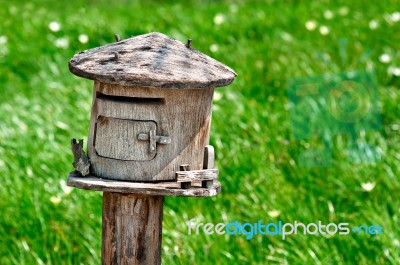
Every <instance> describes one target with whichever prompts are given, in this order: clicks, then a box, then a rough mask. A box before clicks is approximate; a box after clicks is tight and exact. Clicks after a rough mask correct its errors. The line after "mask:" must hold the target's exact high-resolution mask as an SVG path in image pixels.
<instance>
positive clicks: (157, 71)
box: [69, 33, 236, 89]
mask: <svg viewBox="0 0 400 265" xmlns="http://www.w3.org/2000/svg"><path fill="white" fill-rule="evenodd" d="M69 69H70V71H71V72H72V73H74V74H75V75H77V76H81V77H85V78H88V79H92V80H98V81H100V82H104V83H110V84H119V85H126V86H145V87H162V88H180V89H190V88H210V87H219V86H226V85H228V84H230V83H231V82H232V81H233V79H234V78H235V77H236V73H235V72H234V71H233V70H232V69H231V68H229V67H227V66H225V65H224V64H222V63H220V62H218V61H216V60H214V59H212V58H211V57H209V56H207V55H205V54H203V53H201V52H199V51H197V50H195V49H193V48H187V47H186V45H185V44H183V43H182V42H180V41H178V40H175V39H172V38H170V37H168V36H166V35H164V34H161V33H149V34H145V35H140V36H136V37H133V38H129V39H125V40H122V41H119V42H115V43H111V44H108V45H104V46H101V47H98V48H94V49H90V50H87V51H84V52H81V53H78V54H76V55H75V56H74V57H73V58H72V59H71V61H70V62H69Z"/></svg>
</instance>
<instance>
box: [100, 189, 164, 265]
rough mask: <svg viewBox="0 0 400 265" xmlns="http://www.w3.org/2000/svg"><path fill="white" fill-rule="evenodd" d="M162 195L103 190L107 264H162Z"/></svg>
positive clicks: (103, 255) (104, 253) (103, 256)
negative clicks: (142, 194)
mask: <svg viewBox="0 0 400 265" xmlns="http://www.w3.org/2000/svg"><path fill="white" fill-rule="evenodd" d="M163 202H164V197H162V196H141V195H136V196H134V195H128V194H120V193H112V192H104V193H103V236H102V239H103V241H102V264H103V265H111V264H112V265H117V264H118V265H128V264H129V265H159V264H161V235H162V218H163Z"/></svg>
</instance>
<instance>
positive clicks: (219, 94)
mask: <svg viewBox="0 0 400 265" xmlns="http://www.w3.org/2000/svg"><path fill="white" fill-rule="evenodd" d="M221 98H222V94H221V92H218V91H215V92H214V101H220V100H221Z"/></svg>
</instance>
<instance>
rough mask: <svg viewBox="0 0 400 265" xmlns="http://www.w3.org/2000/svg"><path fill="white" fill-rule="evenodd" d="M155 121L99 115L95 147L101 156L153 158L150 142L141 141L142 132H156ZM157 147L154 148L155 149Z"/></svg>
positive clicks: (134, 158) (138, 158) (137, 159)
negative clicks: (139, 137)
mask: <svg viewBox="0 0 400 265" xmlns="http://www.w3.org/2000/svg"><path fill="white" fill-rule="evenodd" d="M156 127H157V124H156V123H155V122H154V121H132V120H123V119H115V118H114V119H113V118H108V117H103V116H99V117H98V118H97V126H96V138H95V139H96V140H95V144H94V145H95V148H96V151H97V153H98V155H99V156H102V157H107V158H113V159H119V160H133V161H147V160H152V159H153V158H154V157H155V156H156V152H151V150H150V148H149V142H148V141H147V142H145V141H141V140H139V139H138V136H139V134H140V133H142V132H155V131H156ZM155 150H156V149H154V151H155Z"/></svg>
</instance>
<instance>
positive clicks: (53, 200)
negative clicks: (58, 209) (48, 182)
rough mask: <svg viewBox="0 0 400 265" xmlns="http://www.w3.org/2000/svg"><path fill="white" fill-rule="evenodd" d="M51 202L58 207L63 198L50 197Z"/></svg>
mask: <svg viewBox="0 0 400 265" xmlns="http://www.w3.org/2000/svg"><path fill="white" fill-rule="evenodd" d="M50 202H51V203H52V204H54V205H56V206H57V205H59V204H60V202H61V197H59V196H51V197H50Z"/></svg>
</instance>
